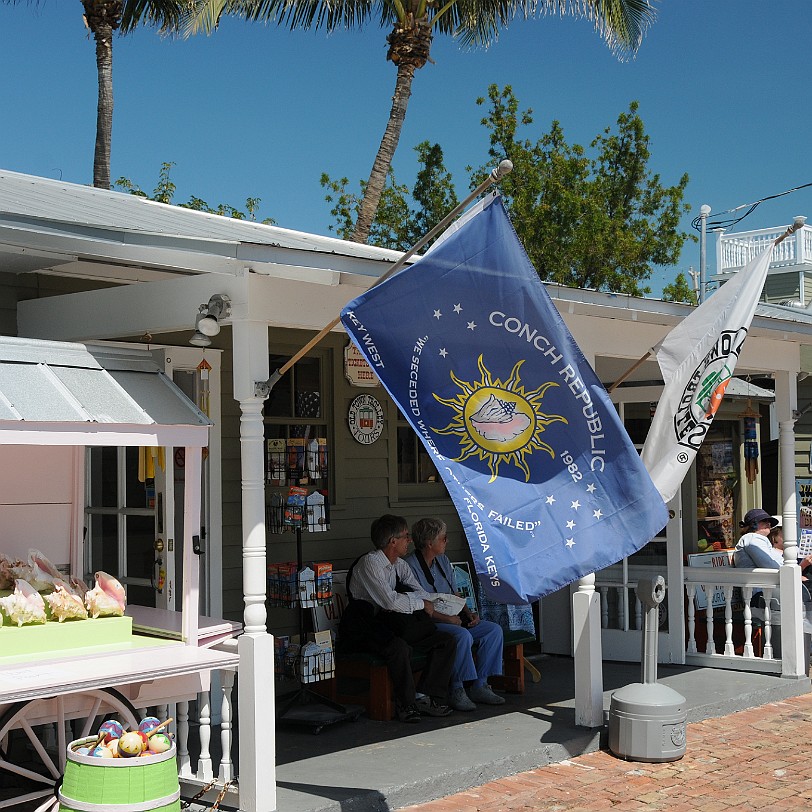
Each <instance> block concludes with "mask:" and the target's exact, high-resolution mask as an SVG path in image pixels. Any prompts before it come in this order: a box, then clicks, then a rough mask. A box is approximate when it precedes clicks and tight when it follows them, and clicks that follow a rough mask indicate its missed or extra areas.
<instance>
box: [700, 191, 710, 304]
mask: <svg viewBox="0 0 812 812" xmlns="http://www.w3.org/2000/svg"><path fill="white" fill-rule="evenodd" d="M710 213H711V207H710V206H708V205H702V206H700V207H699V222H700V227H699V297H698V302H699V304H702V302H704V301H705V298H706V296H707V293H708V215H709V214H710Z"/></svg>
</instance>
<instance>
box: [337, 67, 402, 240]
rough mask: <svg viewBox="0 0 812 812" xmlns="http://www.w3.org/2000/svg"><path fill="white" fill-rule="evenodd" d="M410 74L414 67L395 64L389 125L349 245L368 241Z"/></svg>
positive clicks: (381, 192)
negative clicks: (396, 69)
mask: <svg viewBox="0 0 812 812" xmlns="http://www.w3.org/2000/svg"><path fill="white" fill-rule="evenodd" d="M414 72H415V65H414V64H412V63H411V62H408V61H402V62H400V63H399V64H398V74H397V80H396V82H395V94H394V96H392V109H391V110H390V111H389V121H388V122H387V124H386V130H385V131H384V134H383V138H382V139H381V145H380V146H379V147H378V154H377V155H376V156H375V163H374V164H373V165H372V172H371V173H370V175H369V181H368V182H367V185H366V188H365V189H364V199H363V200H362V201H361V207H360V209H359V211H358V219H357V220H356V222H355V230H354V231H353V233H352V237H351V238H350V239H351V240H352V241H353V242H366V241H367V239H368V238H369V230H370V228H372V221H373V220H374V219H375V213H376V212H377V210H378V204H379V203H380V201H381V195H382V194H383V189H384V186H385V185H386V175H387V173H388V172H389V167H390V166H391V165H392V159H393V158H394V157H395V150H396V149H397V148H398V141H399V140H400V133H401V130H402V129H403V121H404V119H405V118H406V107H407V105H408V104H409V97H410V96H411V95H412V80H413V79H414Z"/></svg>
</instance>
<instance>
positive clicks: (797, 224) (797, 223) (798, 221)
mask: <svg viewBox="0 0 812 812" xmlns="http://www.w3.org/2000/svg"><path fill="white" fill-rule="evenodd" d="M805 222H806V217H800V216H799V217H796V218H795V219H794V220H793V222H792V225H791V226H789V227H788V228H787V230H786V231H785V232H784V233H783V234H782V235H781V236H780V237H778V239H777V240H776V241H775V242H774V243H773V248H774V247H775V246H776V245H778V244H779V243H781V242H783V241H784V240H785V239H786V238H787V237H791V236H792V235H793V234H794V233H795V232H796V231H797V230H798V229H799V228H803V225H804V223H805ZM650 355H651V350H649V351H648V352H647V353H646V354H645V355H644V356H643V357H642V358H640V359H639V360H637V361H635V362H634V364H632V366H630V367H629V368H628V369H627V370H626V371H625V372H624V373H623V374H622V375H621V376H620V377H619V378H618V379H617V380H616V381H615V382H614V383H613V384H612V385H611V386H610V387H609V388H608V389H607V390H606V391H607V392H609V393H610V394H611V393H612V392H614V391H615V389H617V388H618V386H620V384H622V383H623V381H625V380H626V378H628V377H629V375H631V374H632V373H633V372H634V371H635V370H637V369H638V368H639V367H641V366H642V365H643V363H644V362H645V360H646V359H647V358H648V357H649V356H650Z"/></svg>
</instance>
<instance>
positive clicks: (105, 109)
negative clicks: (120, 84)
mask: <svg viewBox="0 0 812 812" xmlns="http://www.w3.org/2000/svg"><path fill="white" fill-rule="evenodd" d="M33 1H34V2H36V0H33ZM2 2H4V3H7V4H16V3H17V0H2ZM190 2H191V0H82V8H83V9H84V14H83V18H84V21H85V25H86V26H87V29H88V31H90V33H91V34H92V35H93V42H94V44H95V46H96V76H97V85H98V99H97V103H96V142H95V147H94V150H93V185H94V186H95V187H97V188H99V189H109V188H110V154H111V145H112V140H113V37H114V36H115V34H116V31H118V30H119V29H120V30H121V31H122V33H125V32H127V31H131V30H132V29H133V28H135V27H136V26H137V25H138V24H139V22H141V21H142V20H143V21H149V22H151V23H153V24H158V25H160V27H161V28H163V29H164V30H172V29H174V28H176V27H177V26H178V25H179V23H180V20H181V19H182V18H183V17H184V13H188V8H189V3H190Z"/></svg>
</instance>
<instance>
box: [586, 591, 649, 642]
mask: <svg viewBox="0 0 812 812" xmlns="http://www.w3.org/2000/svg"><path fill="white" fill-rule="evenodd" d="M596 586H597V589H598V592H599V594H600V597H601V628H602V629H619V630H620V631H624V632H628V631H639V630H640V629H642V628H643V604H642V603H641V602H640V599H639V598H638V597H637V593H636V592H635V588H634V586H632V585H629V584H613V583H606V582H603V583H598V584H596Z"/></svg>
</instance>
